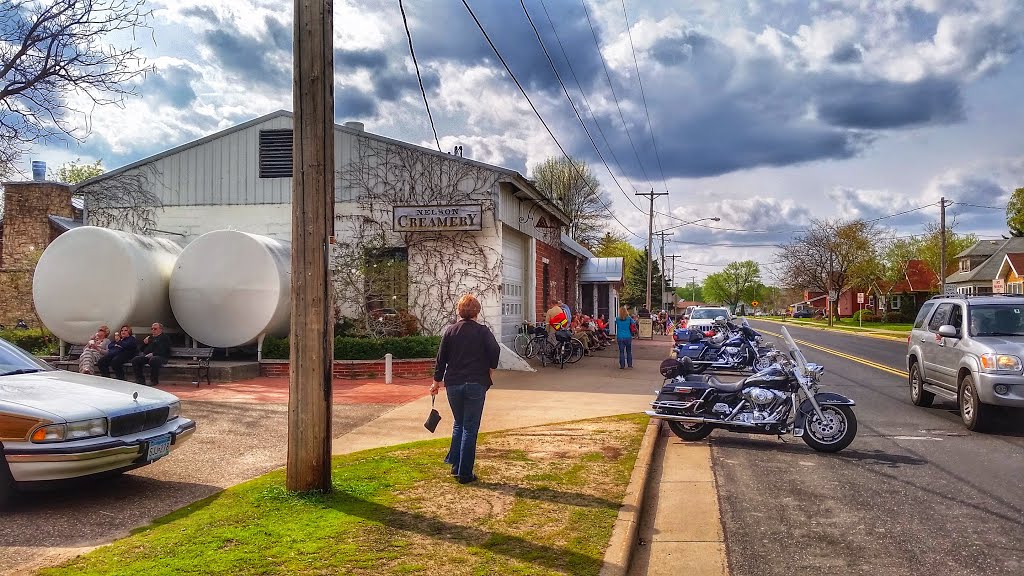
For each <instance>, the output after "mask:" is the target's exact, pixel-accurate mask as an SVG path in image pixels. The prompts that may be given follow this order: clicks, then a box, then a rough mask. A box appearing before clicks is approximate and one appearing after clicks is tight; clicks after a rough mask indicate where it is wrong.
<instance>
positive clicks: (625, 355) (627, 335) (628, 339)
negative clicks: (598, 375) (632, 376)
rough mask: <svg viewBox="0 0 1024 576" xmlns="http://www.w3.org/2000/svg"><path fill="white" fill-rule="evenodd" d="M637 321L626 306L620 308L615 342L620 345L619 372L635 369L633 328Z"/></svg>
mask: <svg viewBox="0 0 1024 576" xmlns="http://www.w3.org/2000/svg"><path fill="white" fill-rule="evenodd" d="M635 327H636V320H634V319H633V317H632V316H630V315H629V312H627V311H626V307H625V306H620V307H619V317H618V318H616V319H615V341H616V342H617V343H618V345H619V370H622V369H623V368H627V367H628V368H632V367H633V328H635Z"/></svg>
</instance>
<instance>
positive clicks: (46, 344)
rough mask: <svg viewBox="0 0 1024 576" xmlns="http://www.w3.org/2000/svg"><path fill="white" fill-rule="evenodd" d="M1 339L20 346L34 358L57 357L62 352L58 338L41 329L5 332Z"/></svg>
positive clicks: (2, 333)
mask: <svg viewBox="0 0 1024 576" xmlns="http://www.w3.org/2000/svg"><path fill="white" fill-rule="evenodd" d="M0 338H3V339H4V340H7V341H8V342H10V343H11V344H14V345H15V346H19V347H21V348H23V349H25V350H26V351H28V352H29V353H31V354H33V355H34V356H56V355H57V354H58V352H59V350H60V343H59V342H58V340H57V337H56V336H54V335H53V334H50V333H49V332H46V331H44V330H42V329H40V328H33V329H30V330H4V331H2V332H0Z"/></svg>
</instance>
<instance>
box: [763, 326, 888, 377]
mask: <svg viewBox="0 0 1024 576" xmlns="http://www.w3.org/2000/svg"><path fill="white" fill-rule="evenodd" d="M762 332H764V333H765V334H771V335H772V336H777V337H779V338H783V336H782V334H779V333H776V332H770V331H768V330H762ZM794 341H795V342H796V343H797V344H799V345H801V346H807V347H808V348H814V349H815V350H820V351H822V352H825V353H828V354H832V355H834V356H839V357H840V358H845V359H847V360H850V361H853V362H857V363H858V364H863V365H865V366H870V367H871V368H876V369H878V370H881V371H883V372H888V373H889V374H895V375H896V376H902V377H906V376H907V373H906V372H904V371H902V370H897V369H895V368H890V367H888V366H886V365H884V364H879V363H877V362H872V361H871V360H868V359H866V358H861V357H859V356H854V355H852V354H847V353H845V352H840V351H838V350H833V349H831V348H826V347H824V346H819V345H817V344H812V343H810V342H807V341H806V340H797V339H795V338H794Z"/></svg>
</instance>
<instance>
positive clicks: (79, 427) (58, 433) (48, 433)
mask: <svg viewBox="0 0 1024 576" xmlns="http://www.w3.org/2000/svg"><path fill="white" fill-rule="evenodd" d="M106 433H107V419H106V418H92V419H90V420H79V421H78V422H68V423H66V424H50V425H49V426H42V427H39V428H37V429H36V431H35V432H33V433H32V441H33V442H35V443H37V444H45V443H48V442H68V441H71V440H84V439H85V438H95V437H97V436H103V435H104V434H106Z"/></svg>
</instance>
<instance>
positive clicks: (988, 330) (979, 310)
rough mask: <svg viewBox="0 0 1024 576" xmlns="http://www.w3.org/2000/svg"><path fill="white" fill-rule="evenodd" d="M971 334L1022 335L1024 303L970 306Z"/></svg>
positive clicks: (1023, 328) (1023, 329) (1023, 334)
mask: <svg viewBox="0 0 1024 576" xmlns="http://www.w3.org/2000/svg"><path fill="white" fill-rule="evenodd" d="M970 314H971V317H970V322H971V336H1024V323H1022V322H1021V321H1022V320H1024V305H1020V304H976V305H972V306H971V313H970Z"/></svg>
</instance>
